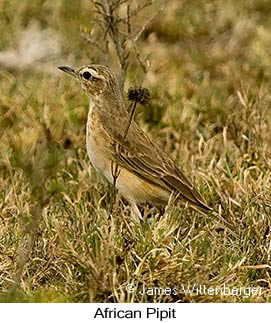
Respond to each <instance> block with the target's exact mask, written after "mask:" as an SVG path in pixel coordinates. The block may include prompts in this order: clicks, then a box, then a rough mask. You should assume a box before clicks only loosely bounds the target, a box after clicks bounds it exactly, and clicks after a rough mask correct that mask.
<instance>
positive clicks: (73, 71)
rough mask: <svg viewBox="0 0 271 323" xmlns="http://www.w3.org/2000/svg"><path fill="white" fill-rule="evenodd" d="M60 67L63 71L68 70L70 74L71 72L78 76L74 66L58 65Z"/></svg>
mask: <svg viewBox="0 0 271 323" xmlns="http://www.w3.org/2000/svg"><path fill="white" fill-rule="evenodd" d="M58 68H59V69H60V70H61V71H63V72H66V73H68V74H71V75H72V76H76V72H75V70H74V69H73V68H72V67H69V66H58Z"/></svg>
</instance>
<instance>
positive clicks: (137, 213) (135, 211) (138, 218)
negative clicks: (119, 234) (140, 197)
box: [131, 203, 143, 223]
mask: <svg viewBox="0 0 271 323" xmlns="http://www.w3.org/2000/svg"><path fill="white" fill-rule="evenodd" d="M131 209H132V218H133V220H134V221H135V222H137V223H140V221H143V216H142V214H141V213H140V211H139V209H138V207H137V205H136V203H131Z"/></svg>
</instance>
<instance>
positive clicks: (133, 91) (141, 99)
mask: <svg viewBox="0 0 271 323" xmlns="http://www.w3.org/2000/svg"><path fill="white" fill-rule="evenodd" d="M150 97H151V95H150V91H149V90H148V89H146V88H144V87H141V86H139V87H131V88H130V89H129V90H128V94H127V98H128V100H129V101H135V102H137V103H140V104H142V105H148V103H149V101H150Z"/></svg>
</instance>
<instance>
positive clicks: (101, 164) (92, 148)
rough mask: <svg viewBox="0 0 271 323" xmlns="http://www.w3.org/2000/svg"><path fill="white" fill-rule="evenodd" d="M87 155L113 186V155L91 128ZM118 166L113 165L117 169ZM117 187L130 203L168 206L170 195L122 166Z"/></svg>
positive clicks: (104, 141) (88, 131) (87, 139)
mask: <svg viewBox="0 0 271 323" xmlns="http://www.w3.org/2000/svg"><path fill="white" fill-rule="evenodd" d="M86 146H87V153H88V156H89V158H90V161H91V163H92V165H93V166H94V168H95V169H96V170H97V171H99V172H100V173H102V174H103V175H104V176H105V178H106V179H107V180H108V181H109V182H110V183H111V184H113V175H112V155H111V153H110V150H109V149H108V148H107V147H106V140H104V138H102V137H101V136H98V135H97V134H94V133H93V132H92V131H91V130H90V129H89V128H88V129H87V136H86ZM115 167H116V164H115V163H114V164H113V169H115ZM118 167H119V170H120V173H119V176H118V178H117V181H116V187H117V189H118V190H119V192H120V193H121V195H122V196H123V197H124V198H125V199H126V200H128V201H129V202H132V203H136V204H141V203H146V202H156V203H163V204H166V203H167V201H168V199H169V196H170V193H169V192H168V191H167V190H165V189H163V188H161V187H159V186H156V185H153V184H151V183H149V182H147V181H145V180H144V179H142V178H141V177H139V176H137V175H136V174H134V173H133V172H132V171H129V170H127V169H125V168H122V167H120V166H118Z"/></svg>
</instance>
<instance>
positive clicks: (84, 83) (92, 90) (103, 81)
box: [58, 65, 119, 97]
mask: <svg viewBox="0 0 271 323" xmlns="http://www.w3.org/2000/svg"><path fill="white" fill-rule="evenodd" d="M58 68H59V69H60V70H61V71H63V72H66V73H68V74H70V75H72V76H73V77H74V78H75V79H76V80H77V81H78V82H79V84H80V86H81V87H82V89H83V90H84V91H85V92H86V93H87V94H88V95H89V96H91V97H93V96H99V95H102V94H111V95H112V94H114V93H116V92H117V93H116V94H119V89H118V86H117V81H116V78H115V76H114V74H113V73H112V72H111V71H110V69H109V68H108V67H106V66H103V65H86V66H82V67H80V68H78V69H75V68H72V67H69V66H59V67H58Z"/></svg>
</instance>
